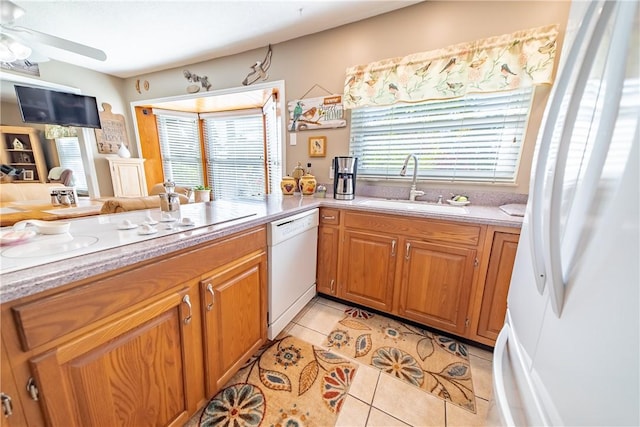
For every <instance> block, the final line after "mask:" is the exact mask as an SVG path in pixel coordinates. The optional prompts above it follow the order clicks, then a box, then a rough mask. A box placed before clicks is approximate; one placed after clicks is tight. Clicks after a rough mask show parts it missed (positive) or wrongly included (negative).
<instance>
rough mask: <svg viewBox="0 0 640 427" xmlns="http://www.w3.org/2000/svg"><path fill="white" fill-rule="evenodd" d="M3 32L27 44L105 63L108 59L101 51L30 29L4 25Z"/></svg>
mask: <svg viewBox="0 0 640 427" xmlns="http://www.w3.org/2000/svg"><path fill="white" fill-rule="evenodd" d="M2 30H3V31H4V32H6V33H7V34H10V35H15V36H16V37H18V38H20V39H22V40H24V41H25V42H27V43H37V44H40V45H42V46H51V47H53V48H57V49H62V50H66V51H69V52H73V53H77V54H78V55H82V56H86V57H88V58H92V59H96V60H98V61H104V60H106V59H107V54H106V53H104V52H103V51H102V50H100V49H96V48H93V47H90V46H87V45H84V44H80V43H76V42H73V41H71V40H67V39H63V38H60V37H56V36H52V35H51V34H45V33H41V32H39V31H35V30H32V29H30V28H24V27H16V26H11V27H8V26H4V25H3V26H2Z"/></svg>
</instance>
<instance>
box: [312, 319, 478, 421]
mask: <svg viewBox="0 0 640 427" xmlns="http://www.w3.org/2000/svg"><path fill="white" fill-rule="evenodd" d="M325 345H326V346H327V347H328V348H330V349H332V350H334V351H336V352H338V353H340V354H344V355H346V356H347V357H350V358H353V359H355V360H357V361H359V362H361V363H365V364H369V365H371V366H374V367H376V368H378V369H380V370H382V371H384V372H386V373H388V374H391V375H393V376H395V377H396V378H399V379H401V380H403V381H405V382H407V383H409V384H412V385H414V386H417V387H420V388H421V389H423V390H426V391H428V392H429V393H431V394H433V395H435V396H438V397H440V398H442V399H445V400H447V401H449V402H451V403H455V404H456V405H458V406H460V407H462V408H464V409H467V410H469V411H471V412H473V413H475V412H476V401H475V396H474V393H473V384H472V382H471V369H470V365H469V356H468V353H467V348H466V346H465V345H464V344H462V343H459V342H457V341H455V340H453V339H451V338H449V337H445V336H441V335H437V334H433V333H431V332H428V331H425V330H423V329H421V328H417V327H415V326H411V325H407V324H405V323H402V322H399V321H396V320H393V319H389V318H387V317H384V316H380V315H377V314H374V313H370V312H368V311H365V310H361V309H358V308H347V309H345V317H344V319H342V320H341V321H339V322H338V323H337V324H336V326H335V327H334V328H333V330H332V332H331V333H330V334H329V335H328V337H327V341H326V343H325Z"/></svg>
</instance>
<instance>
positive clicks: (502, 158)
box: [350, 88, 533, 182]
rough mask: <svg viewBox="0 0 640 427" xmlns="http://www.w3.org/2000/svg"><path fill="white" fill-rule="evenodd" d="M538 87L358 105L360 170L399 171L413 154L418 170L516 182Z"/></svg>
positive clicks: (371, 173) (355, 142)
mask: <svg viewBox="0 0 640 427" xmlns="http://www.w3.org/2000/svg"><path fill="white" fill-rule="evenodd" d="M532 94H533V89H532V88H526V89H520V90H516V91H510V92H495V93H488V94H470V95H466V96H465V97H462V98H455V99H447V100H438V101H426V102H420V103H415V104H394V105H391V106H385V107H366V108H360V109H354V110H352V113H351V141H350V150H351V153H352V155H354V156H356V157H358V175H359V176H361V177H362V176H364V177H396V176H399V173H400V169H401V168H402V164H403V163H404V159H405V158H406V156H407V154H409V153H414V154H415V155H416V156H417V157H418V160H419V168H418V176H419V177H420V178H424V179H440V180H447V181H459V180H466V181H483V182H486V181H493V182H514V181H515V178H516V174H517V170H518V163H519V160H520V153H521V151H522V143H523V139H524V134H525V129H526V123H527V119H528V115H529V110H530V105H531V99H532Z"/></svg>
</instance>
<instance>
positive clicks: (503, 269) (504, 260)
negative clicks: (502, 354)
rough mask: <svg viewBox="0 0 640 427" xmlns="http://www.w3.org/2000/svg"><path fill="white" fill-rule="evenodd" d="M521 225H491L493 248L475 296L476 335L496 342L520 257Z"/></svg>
mask: <svg viewBox="0 0 640 427" xmlns="http://www.w3.org/2000/svg"><path fill="white" fill-rule="evenodd" d="M519 237H520V230H519V229H510V228H505V227H490V228H489V231H488V233H487V244H486V245H485V250H486V251H487V252H489V254H490V255H489V257H488V258H487V262H486V265H485V266H484V267H485V268H483V272H484V280H483V284H482V286H481V287H479V290H480V291H482V293H481V294H480V293H479V294H478V295H477V296H476V298H475V300H476V305H477V306H476V309H475V310H474V312H475V315H474V325H475V327H474V331H475V333H474V335H473V336H472V338H473V339H475V340H476V341H479V342H482V343H483V344H488V345H493V344H494V343H495V340H496V339H497V338H498V333H499V332H500V330H501V329H502V326H503V325H504V319H505V315H506V313H507V295H508V293H509V285H510V284H511V274H512V272H513V263H514V261H515V258H516V250H517V248H518V240H519Z"/></svg>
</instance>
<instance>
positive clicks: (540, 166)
mask: <svg viewBox="0 0 640 427" xmlns="http://www.w3.org/2000/svg"><path fill="white" fill-rule="evenodd" d="M599 6H600V5H599V3H598V2H592V3H590V5H589V7H588V9H587V11H586V12H585V16H584V18H583V20H582V22H581V23H580V26H579V28H578V31H577V32H576V37H575V42H574V43H573V45H572V46H571V49H570V50H569V52H568V54H567V57H566V58H567V60H566V63H565V64H564V65H563V68H562V70H563V71H562V72H561V73H560V75H559V77H558V79H557V81H556V84H555V86H554V89H553V93H552V94H551V99H550V101H549V107H548V109H547V111H546V113H545V117H544V118H543V122H544V123H545V127H544V129H543V132H542V135H541V137H540V142H539V144H538V153H537V156H536V157H537V160H535V161H534V164H535V165H536V167H535V169H534V171H533V175H532V180H533V185H532V186H531V201H530V203H529V206H530V209H531V211H530V213H531V215H529V217H528V219H529V224H530V230H531V256H532V258H533V270H534V276H535V279H536V286H537V288H538V292H539V293H540V294H541V295H542V292H543V291H544V286H545V282H546V270H545V264H544V256H543V247H544V243H543V240H542V235H543V233H542V225H541V224H540V223H539V222H541V221H542V218H543V217H544V213H543V210H542V201H543V200H542V195H543V185H544V178H545V170H546V168H547V160H548V158H549V151H550V148H551V142H552V139H553V131H554V129H555V125H556V121H557V120H558V116H559V115H560V114H559V113H560V108H561V106H562V100H563V96H562V95H563V94H564V93H565V92H566V90H567V86H568V85H569V83H570V79H571V75H572V73H571V71H572V70H573V68H574V67H575V64H576V61H577V60H578V54H579V52H580V46H581V45H582V43H583V42H584V39H585V37H586V34H587V31H588V28H589V25H588V23H589V22H591V20H592V19H593V15H594V14H596V13H598V12H600V11H601V8H600V7H599Z"/></svg>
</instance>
